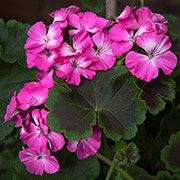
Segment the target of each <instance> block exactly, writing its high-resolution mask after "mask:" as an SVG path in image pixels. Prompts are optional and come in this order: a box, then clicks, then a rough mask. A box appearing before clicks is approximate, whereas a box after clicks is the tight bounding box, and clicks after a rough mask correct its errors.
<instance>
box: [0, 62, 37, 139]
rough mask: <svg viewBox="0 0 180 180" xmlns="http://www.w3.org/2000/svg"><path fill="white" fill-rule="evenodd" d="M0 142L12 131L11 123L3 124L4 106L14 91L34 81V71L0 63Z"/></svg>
mask: <svg viewBox="0 0 180 180" xmlns="http://www.w3.org/2000/svg"><path fill="white" fill-rule="evenodd" d="M0 68H1V71H0V107H1V108H0V140H2V139H3V138H4V137H5V136H7V135H8V134H9V133H10V132H11V131H12V130H13V126H12V122H7V123H5V124H4V123H3V121H4V115H5V112H6V106H7V105H8V104H9V102H10V99H11V97H12V96H13V93H14V91H18V90H20V89H21V88H22V87H23V86H24V84H25V83H26V82H27V81H31V80H34V79H35V73H36V72H37V71H36V70H35V69H31V70H28V69H25V68H23V67H21V66H19V65H18V64H13V65H10V64H6V63H4V62H3V61H2V60H1V61H0Z"/></svg>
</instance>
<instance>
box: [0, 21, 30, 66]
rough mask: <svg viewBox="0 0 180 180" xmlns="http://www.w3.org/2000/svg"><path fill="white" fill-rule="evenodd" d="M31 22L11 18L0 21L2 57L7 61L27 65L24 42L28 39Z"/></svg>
mask: <svg viewBox="0 0 180 180" xmlns="http://www.w3.org/2000/svg"><path fill="white" fill-rule="evenodd" d="M29 28H30V25H29V24H23V23H21V22H18V21H15V20H10V21H8V22H7V23H6V25H5V24H3V23H0V57H1V58H2V59H3V60H4V61H5V62H7V63H11V64H12V63H14V62H16V61H17V62H18V63H19V64H20V65H22V66H24V67H26V54H25V50H24V44H25V42H26V39H27V37H28V36H27V31H28V29H29Z"/></svg>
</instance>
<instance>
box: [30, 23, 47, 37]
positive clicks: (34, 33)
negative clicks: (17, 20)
mask: <svg viewBox="0 0 180 180" xmlns="http://www.w3.org/2000/svg"><path fill="white" fill-rule="evenodd" d="M28 36H29V37H31V38H32V39H35V40H39V41H41V40H42V39H43V38H45V37H46V27H45V24H44V23H43V22H41V21H40V22H37V23H35V24H34V25H32V26H31V28H30V29H29V31H28Z"/></svg>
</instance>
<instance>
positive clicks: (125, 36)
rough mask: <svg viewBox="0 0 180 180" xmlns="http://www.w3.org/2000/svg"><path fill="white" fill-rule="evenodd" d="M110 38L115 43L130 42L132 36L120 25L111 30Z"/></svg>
mask: <svg viewBox="0 0 180 180" xmlns="http://www.w3.org/2000/svg"><path fill="white" fill-rule="evenodd" d="M109 38H110V39H112V40H114V41H128V40H129V38H130V35H129V33H128V31H127V30H126V29H125V28H122V27H121V26H120V25H119V24H116V25H114V26H113V27H112V28H111V29H110V31H109Z"/></svg>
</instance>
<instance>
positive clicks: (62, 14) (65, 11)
mask: <svg viewBox="0 0 180 180" xmlns="http://www.w3.org/2000/svg"><path fill="white" fill-rule="evenodd" d="M79 9H80V8H79V7H77V6H69V7H68V8H61V9H60V10H56V11H54V12H52V13H50V14H49V15H50V16H51V17H52V18H53V19H54V21H53V23H57V24H59V25H60V27H61V28H65V27H66V26H67V25H68V21H67V19H68V15H69V14H73V13H75V12H76V11H78V10H79Z"/></svg>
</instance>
